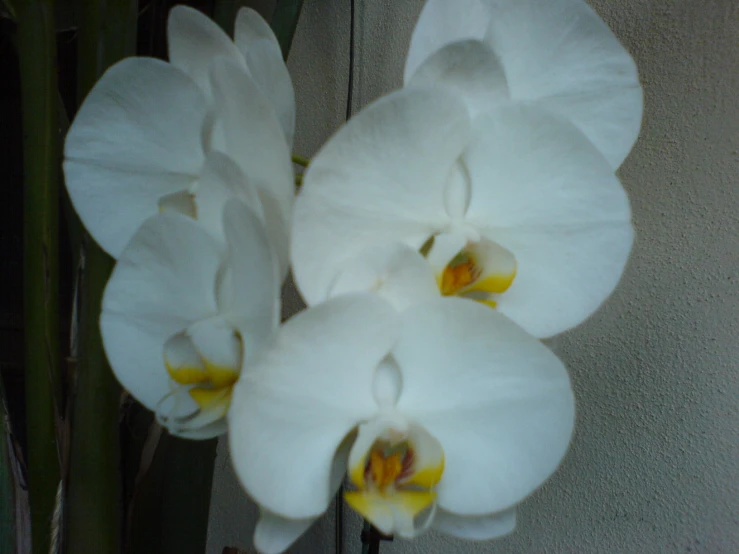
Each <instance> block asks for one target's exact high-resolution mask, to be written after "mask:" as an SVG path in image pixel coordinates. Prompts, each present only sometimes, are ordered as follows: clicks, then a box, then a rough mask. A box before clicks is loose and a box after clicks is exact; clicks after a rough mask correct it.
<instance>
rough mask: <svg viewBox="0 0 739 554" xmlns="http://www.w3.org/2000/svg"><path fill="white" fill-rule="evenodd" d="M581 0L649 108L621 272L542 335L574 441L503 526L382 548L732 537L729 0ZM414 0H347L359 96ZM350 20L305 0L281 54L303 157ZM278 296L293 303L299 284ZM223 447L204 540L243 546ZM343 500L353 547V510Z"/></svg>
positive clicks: (612, 548)
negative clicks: (631, 242)
mask: <svg viewBox="0 0 739 554" xmlns="http://www.w3.org/2000/svg"><path fill="white" fill-rule="evenodd" d="M450 1H452V0H450ZM592 3H593V6H594V7H595V8H596V9H597V10H598V12H599V13H600V14H601V15H602V16H603V17H604V18H605V19H606V20H607V22H608V23H609V25H610V26H611V28H612V29H614V31H615V32H616V33H617V35H618V36H619V37H620V38H621V40H622V41H623V42H624V43H625V45H626V46H627V47H628V49H629V50H630V51H631V53H632V54H633V55H634V57H635V58H636V60H637V63H638V66H639V69H640V73H641V76H642V82H643V84H644V89H645V96H646V115H645V119H644V125H643V129H642V134H641V137H640V139H639V142H638V143H637V145H636V147H635V149H634V151H633V152H632V154H631V156H630V157H629V159H628V160H627V161H626V163H625V164H624V166H623V167H622V169H621V171H620V176H621V178H622V181H623V183H624V185H625V186H626V188H627V190H628V191H629V194H630V197H631V202H632V207H633V212H634V221H635V224H636V228H637V233H638V235H637V242H636V245H635V248H634V251H633V254H632V258H631V261H630V263H629V266H628V268H627V271H626V273H625V275H624V278H623V281H622V282H621V284H620V286H619V288H618V289H617V291H616V292H615V293H614V295H613V296H612V297H611V298H610V299H609V301H608V302H607V303H606V305H605V306H604V307H603V308H602V309H601V311H599V312H598V313H597V314H596V315H595V316H593V317H592V318H591V319H590V320H588V321H587V322H586V323H585V324H583V325H581V326H580V327H579V328H577V329H575V330H574V331H572V332H570V333H567V334H566V335H564V336H561V337H558V338H556V339H555V340H554V341H552V343H551V346H552V347H553V349H554V350H555V351H556V352H557V353H558V354H559V355H560V356H561V357H562V358H563V360H564V361H565V362H566V364H567V365H568V367H569V368H570V370H571V374H572V376H573V381H574V387H575V391H576V395H577V399H578V420H577V429H576V434H575V438H574V441H573V443H572V447H571V451H570V453H569V454H568V456H567V458H566V459H565V462H564V464H563V465H562V467H561V468H560V470H559V472H558V473H557V474H556V475H555V477H554V478H553V479H552V480H551V481H550V482H549V483H548V484H547V485H546V486H545V487H544V488H542V489H541V490H539V491H538V492H537V493H535V494H534V495H533V496H532V497H531V498H530V499H528V500H527V501H525V502H524V504H523V505H522V507H521V509H520V512H519V525H518V530H517V531H516V533H515V534H513V535H511V536H510V537H507V538H505V539H502V540H500V541H497V542H492V543H480V544H471V543H465V542H461V541H456V540H451V539H447V538H444V537H441V536H439V535H436V534H433V533H432V534H429V535H427V536H424V537H422V538H421V539H419V540H417V541H415V542H413V543H409V542H396V543H393V544H388V545H383V547H382V552H386V553H388V554H390V553H407V554H410V553H419V554H420V553H425V554H442V553H443V554H448V553H469V554H473V553H483V552H498V553H506V554H514V553H516V554H518V553H527V554H537V553H544V552H557V553H560V552H573V553H611V552H614V553H635V554H642V553H644V554H650V553H672V552H675V553H684V552H692V553H706V554H709V553H710V554H715V553H719V554H720V553H727V554H731V553H735V552H739V375H738V373H737V372H738V371H739V336H738V335H739V288H738V287H739V185H738V184H737V181H739V155H738V152H739V104H738V103H737V95H738V93H737V91H739V3H737V2H736V0H594V1H593V2H592ZM421 5H422V1H421V0H412V1H397V0H357V42H358V44H357V53H356V54H357V57H356V64H357V66H356V72H355V96H354V99H355V108H357V109H358V108H359V107H361V106H362V105H364V104H366V103H367V102H369V101H371V100H373V99H374V98H376V97H377V96H379V95H380V94H382V93H384V92H387V91H389V90H392V89H393V88H395V87H397V86H398V85H399V84H400V78H401V69H402V60H403V57H404V54H405V50H406V48H407V43H408V40H409V37H410V32H411V29H412V27H413V24H414V22H415V18H416V17H417V14H418V12H419V11H420V9H421ZM348 18H349V8H348V0H343V1H341V2H339V0H306V3H305V9H304V14H303V18H302V21H301V23H300V26H299V30H298V34H297V37H296V41H295V45H294V51H293V55H292V58H291V61H290V69H291V71H292V74H293V77H294V79H295V83H296V89H297V93H298V99H299V104H298V133H297V144H296V151H297V152H299V153H301V154H306V155H311V154H313V153H315V151H316V150H317V149H318V148H319V147H320V145H321V144H322V142H323V141H324V140H325V139H326V138H327V137H328V136H330V134H331V132H332V131H333V130H334V129H335V128H336V126H337V125H338V124H340V122H341V121H342V119H343V114H344V102H345V87H346V82H347V69H348V64H347V56H348V33H347V30H348ZM288 304H289V308H290V309H293V310H294V309H296V308H297V306H299V304H296V296H295V295H294V293H293V294H291V295H289V299H288ZM224 443H225V441H224ZM221 447H222V448H221V451H220V452H221V454H222V455H221V456H220V458H219V471H218V473H217V474H216V478H215V484H214V498H213V505H212V524H211V532H210V541H209V554H220V549H221V547H222V546H224V545H227V544H230V545H240V546H242V547H244V548H245V547H246V546H248V545H249V540H250V534H251V531H252V529H253V525H254V516H255V513H254V508H253V507H252V506H251V505H250V504H249V503H248V502H247V501H246V499H245V498H244V496H243V493H241V491H240V490H239V488H238V485H237V483H236V481H235V479H234V477H233V475H232V474H231V473H230V471H229V469H228V468H229V466H228V460H227V459H226V448H225V444H222V445H221ZM332 510H333V508H332ZM332 515H333V512H332V511H330V512H329V516H332ZM345 515H346V523H345V542H346V549H345V552H348V553H352V554H355V553H358V552H359V545H358V540H357V538H358V533H359V521H358V519H357V518H356V517H355V516H354V515H353V514H351V513H350V511H349V510H348V509H346V510H345ZM333 544H334V525H333V520H332V517H325V518H324V519H323V520H321V521H320V522H319V523H318V524H317V525H316V526H315V527H314V528H313V529H312V531H311V532H310V534H309V535H307V536H306V537H304V539H303V540H301V542H300V543H298V544H297V545H296V546H295V547H294V549H293V550H292V551H291V552H295V553H301V554H332V553H333V552H334V548H333Z"/></svg>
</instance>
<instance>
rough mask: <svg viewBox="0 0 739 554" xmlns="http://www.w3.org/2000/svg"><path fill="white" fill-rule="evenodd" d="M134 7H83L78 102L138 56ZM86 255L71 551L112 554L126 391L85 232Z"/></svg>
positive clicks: (100, 265) (106, 270) (93, 247)
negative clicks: (102, 325) (113, 360)
mask: <svg viewBox="0 0 739 554" xmlns="http://www.w3.org/2000/svg"><path fill="white" fill-rule="evenodd" d="M137 5H138V3H137V2H135V1H134V0H109V1H108V2H106V3H100V2H87V1H82V0H80V1H79V2H78V6H77V9H78V14H79V18H80V24H79V31H78V52H79V56H78V59H79V66H78V76H79V80H78V94H79V99H80V101H82V99H83V98H84V96H85V95H86V94H87V93H88V92H89V90H90V89H91V88H92V86H93V84H94V83H95V81H96V80H97V79H98V77H99V76H100V74H101V73H102V72H103V71H104V70H105V69H107V67H108V66H110V65H112V64H113V63H114V62H116V61H117V60H119V59H121V58H123V57H125V56H127V55H132V54H134V53H135V45H136V11H137ZM82 250H83V255H84V257H83V260H84V262H83V264H82V266H83V268H82V274H81V278H80V282H79V286H80V289H79V302H80V305H79V306H80V307H79V315H80V320H79V330H80V332H79V336H80V342H79V356H78V358H79V362H78V365H77V379H76V384H75V390H74V400H73V407H72V432H71V451H70V465H69V486H68V519H67V521H68V525H69V527H68V534H67V540H68V543H67V551H68V552H74V553H75V554H76V553H79V554H87V553H90V554H92V553H98V552H106V553H112V554H114V553H116V552H120V549H121V542H122V541H121V537H122V521H123V520H122V514H123V512H122V506H121V501H122V499H121V474H120V438H119V427H118V424H119V413H120V399H121V389H120V386H119V385H118V383H117V382H116V380H115V377H114V376H113V373H112V372H111V370H110V368H109V367H108V364H107V362H106V358H105V353H104V351H103V346H102V340H101V337H100V330H99V327H98V318H99V316H100V304H101V300H102V294H103V290H104V288H105V284H106V282H107V280H108V277H109V276H110V272H111V270H112V268H113V264H114V260H112V258H110V256H108V255H107V254H106V253H105V252H103V251H102V250H101V249H100V247H99V246H98V245H97V244H96V243H95V242H94V241H93V240H92V238H91V237H90V236H89V235H87V234H86V233H85V234H84V236H83V238H82Z"/></svg>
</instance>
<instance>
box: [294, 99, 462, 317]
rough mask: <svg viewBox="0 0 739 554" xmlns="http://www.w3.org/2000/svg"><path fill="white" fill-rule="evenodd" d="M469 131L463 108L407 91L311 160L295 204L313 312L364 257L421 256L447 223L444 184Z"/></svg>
mask: <svg viewBox="0 0 739 554" xmlns="http://www.w3.org/2000/svg"><path fill="white" fill-rule="evenodd" d="M469 132H470V124H469V118H468V116H467V113H466V108H465V106H464V104H462V103H461V101H459V100H457V99H456V98H455V97H454V96H451V95H450V94H449V93H447V92H445V91H442V90H430V89H411V88H408V89H403V90H400V91H398V92H395V93H392V94H390V95H388V96H386V97H384V98H382V99H380V100H378V101H377V102H375V103H374V104H372V105H371V106H369V107H367V108H365V109H364V110H362V111H361V112H360V113H359V114H357V115H356V116H355V117H354V118H352V119H351V120H350V121H349V123H348V124H347V125H345V126H344V127H343V128H341V129H340V130H339V131H338V132H337V133H336V134H335V135H334V136H333V137H332V138H331V140H329V142H328V143H326V145H325V146H324V147H323V149H322V150H321V151H320V152H319V154H318V155H317V156H316V157H315V158H314V159H313V161H312V162H311V165H310V166H309V168H308V171H307V172H306V175H305V178H304V180H303V186H302V190H301V192H300V195H299V196H298V198H297V200H296V203H295V213H294V219H293V221H294V223H293V225H294V229H293V234H292V253H291V255H292V263H293V272H294V275H295V280H296V283H297V285H298V288H299V289H300V292H301V293H302V295H303V297H304V298H305V300H306V302H307V303H308V304H309V305H312V304H315V303H317V302H320V301H322V300H324V299H325V298H326V295H327V294H328V289H329V286H330V285H331V283H332V281H333V279H334V278H335V276H336V274H337V271H338V270H339V269H341V268H343V267H345V263H346V261H347V260H348V259H350V258H352V257H354V256H356V255H358V254H359V253H360V252H361V251H362V250H363V249H364V248H366V247H368V246H372V245H375V244H383V243H386V242H403V243H405V244H408V245H409V246H411V247H413V248H418V247H420V246H421V245H422V244H423V242H424V241H425V240H426V239H427V238H428V237H429V236H430V235H432V234H433V233H434V232H435V231H437V230H440V229H439V228H440V227H443V226H445V225H446V224H447V222H448V219H449V218H448V216H447V214H446V212H445V206H444V185H445V184H446V179H447V176H448V175H449V172H450V170H451V167H452V164H453V163H454V161H455V160H456V159H457V158H458V157H459V155H460V154H461V152H462V150H463V148H464V146H465V145H466V143H467V140H468V138H469Z"/></svg>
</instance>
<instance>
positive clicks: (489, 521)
mask: <svg viewBox="0 0 739 554" xmlns="http://www.w3.org/2000/svg"><path fill="white" fill-rule="evenodd" d="M431 525H432V527H433V528H434V529H436V530H437V531H441V532H442V533H446V534H447V535H451V536H453V537H458V538H460V539H468V540H475V541H485V540H490V539H496V538H498V537H502V536H503V535H507V534H509V533H512V532H513V531H514V530H515V529H516V510H515V509H511V510H506V511H504V512H499V513H495V514H489V515H483V516H460V515H457V514H454V513H452V512H447V511H446V510H441V509H440V510H437V512H436V517H434V521H433V523H432V524H431Z"/></svg>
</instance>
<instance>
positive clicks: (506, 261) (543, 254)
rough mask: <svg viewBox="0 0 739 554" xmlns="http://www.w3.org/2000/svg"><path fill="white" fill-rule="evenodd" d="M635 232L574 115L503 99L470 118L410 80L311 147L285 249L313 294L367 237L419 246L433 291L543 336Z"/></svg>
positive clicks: (612, 274)
mask: <svg viewBox="0 0 739 554" xmlns="http://www.w3.org/2000/svg"><path fill="white" fill-rule="evenodd" d="M632 239H633V231H632V227H631V223H630V208H629V202H628V199H627V196H626V193H625V191H624V189H623V187H622V186H621V184H620V183H619V181H618V179H617V178H616V177H615V176H614V174H613V169H612V168H611V165H610V164H609V163H608V161H607V160H606V159H605V158H604V157H603V155H602V154H601V153H600V152H599V151H598V150H597V149H596V148H595V147H594V146H593V145H592V143H591V142H590V141H589V140H588V139H587V138H586V137H585V136H584V135H583V134H582V133H581V132H580V131H579V130H578V129H577V128H576V127H574V126H573V125H572V124H571V123H569V122H568V121H565V120H562V119H560V118H558V117H556V116H554V115H552V114H550V113H548V112H546V111H543V110H541V109H539V108H536V107H532V106H510V105H509V106H504V107H499V108H498V109H496V110H491V111H489V112H488V113H486V114H484V115H479V116H477V117H475V118H474V119H471V118H470V116H469V112H468V110H467V107H466V104H465V103H464V102H462V100H461V99H460V98H459V96H458V95H455V94H454V93H452V92H449V91H447V90H445V89H443V88H439V87H436V88H428V87H413V86H411V87H406V88H404V89H402V90H400V91H396V92H394V93H392V94H390V95H388V96H386V97H384V98H382V99H380V100H379V101H377V102H376V103H374V104H373V105H371V106H369V107H367V108H365V109H364V110H363V111H361V112H360V113H359V114H357V115H356V116H355V117H354V118H352V119H351V120H350V121H349V122H348V123H347V124H346V126H344V127H343V128H342V129H340V130H339V131H338V132H337V133H336V134H335V135H334V136H333V137H332V138H331V139H330V140H329V141H328V143H326V144H325V145H324V147H323V149H322V150H321V151H320V152H319V153H318V154H317V155H316V156H315V157H314V159H313V161H312V162H311V165H310V167H309V168H308V171H307V173H306V175H305V177H304V180H303V186H302V190H301V192H300V194H299V195H298V198H297V200H296V204H295V211H294V219H293V233H292V252H291V257H292V264H293V273H294V276H295V280H296V283H297V285H298V288H299V289H300V292H301V293H302V295H303V297H304V298H305V299H306V301H307V303H308V304H309V305H314V304H317V303H319V302H322V301H323V300H325V299H326V298H328V297H330V296H332V295H335V294H336V283H335V281H336V279H337V278H339V275H340V274H342V273H344V272H347V271H349V270H351V268H353V267H354V266H355V265H356V264H360V265H361V264H362V263H364V262H362V261H361V260H362V258H363V257H364V256H365V255H367V252H368V250H367V249H369V248H375V247H379V246H382V245H387V244H389V243H396V242H401V243H403V244H406V245H407V246H410V247H412V248H413V249H416V250H420V251H422V252H423V253H424V254H425V255H426V256H427V260H428V262H429V263H430V265H431V267H432V269H433V270H434V272H435V275H436V279H437V282H438V285H439V288H440V292H441V293H442V294H443V295H459V296H464V297H468V298H472V299H474V300H478V301H481V302H484V303H486V304H488V305H490V306H493V307H497V309H498V310H499V311H500V312H502V313H503V314H505V315H507V316H508V317H510V318H511V319H513V320H514V321H515V322H516V323H517V324H519V325H520V326H522V327H523V328H524V329H526V330H527V331H528V332H529V333H532V334H533V335H535V336H537V337H547V336H551V335H555V334H557V333H560V332H562V331H564V330H566V329H569V328H570V327H573V326H575V325H577V324H579V323H580V322H582V321H583V320H584V319H585V318H586V317H588V316H589V315H590V314H592V313H593V312H594V311H595V310H596V309H597V308H598V306H599V305H600V304H601V303H602V302H603V301H604V300H605V298H606V297H607V296H608V295H609V294H610V293H611V292H612V290H613V289H614V287H615V286H616V284H617V282H618V280H619V278H620V276H621V273H622V271H623V269H624V266H625V264H626V260H627V258H628V255H629V251H630V248H631V243H632Z"/></svg>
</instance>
